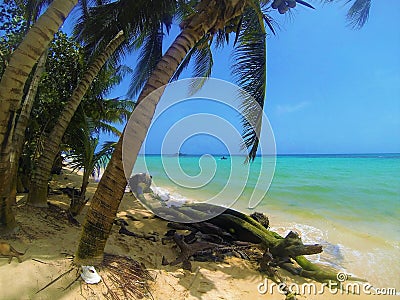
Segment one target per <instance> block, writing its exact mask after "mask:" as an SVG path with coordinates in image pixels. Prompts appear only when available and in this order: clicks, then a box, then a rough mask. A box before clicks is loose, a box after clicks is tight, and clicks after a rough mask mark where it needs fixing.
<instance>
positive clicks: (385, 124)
mask: <svg viewBox="0 0 400 300" xmlns="http://www.w3.org/2000/svg"><path fill="white" fill-rule="evenodd" d="M344 2H345V1H342V2H339V3H335V4H330V5H318V1H314V2H313V4H315V6H316V8H317V9H316V10H310V9H307V8H304V7H298V8H297V9H296V10H295V12H294V14H293V15H292V16H291V17H288V16H285V17H284V18H279V17H278V18H277V20H278V22H279V24H280V29H279V30H278V32H277V36H273V35H270V36H269V38H268V86H267V100H266V108H265V112H266V114H267V116H268V118H269V120H270V122H271V125H272V129H273V131H274V134H275V139H276V146H277V152H278V153H279V154H295V153H300V154H301V153H381V152H392V153H393V152H396V153H399V152H400V55H399V53H400V32H399V30H398V20H399V18H400V2H399V1H398V0H386V1H379V0H374V1H372V7H371V13H370V18H369V21H368V23H367V24H366V25H365V26H364V27H363V28H362V29H361V30H352V29H350V28H349V27H347V26H346V20H345V15H346V11H347V7H345V6H343V3H344ZM178 32H179V30H178V26H177V25H174V28H173V30H172V34H171V36H170V37H168V38H167V39H166V41H167V44H168V43H171V42H172V40H173V38H174V36H175V35H176V34H177V33H178ZM230 52H231V48H230V47H229V46H227V47H225V48H224V49H223V50H218V51H215V52H214V69H213V74H212V75H213V77H216V78H220V79H224V80H228V81H231V82H233V79H232V77H231V75H230V69H229V66H230V64H231V62H232V59H231V57H230ZM134 63H135V55H132V56H129V57H127V59H126V61H125V64H127V65H129V66H131V67H134ZM185 75H186V76H188V75H190V74H189V73H187V74H185ZM129 81H130V80H129V79H126V80H125V81H124V82H123V83H122V84H121V85H120V86H119V87H118V88H116V89H115V90H114V91H113V92H112V93H111V96H121V97H124V95H125V94H126V93H127V91H128V85H129ZM176 109H177V111H179V112H180V114H181V115H180V116H182V115H185V114H190V113H194V112H210V113H218V112H220V111H221V109H218V107H213V106H212V105H211V106H210V105H204V103H203V104H202V103H197V104H196V103H194V104H192V105H191V106H190V108H188V107H187V108H185V107H179V108H176ZM177 111H171V114H170V117H166V118H165V120H164V121H163V122H160V125H159V126H158V127H159V130H157V128H156V127H155V128H153V129H152V133H151V134H152V138H151V139H150V140H152V142H150V149H152V150H153V151H156V150H155V149H157V147H158V146H157V145H159V144H160V140H161V138H162V136H163V132H164V131H165V128H166V126H169V125H168V124H171V123H173V121H174V120H178V119H179V118H178V117H177V116H178V114H177ZM223 114H224V117H226V118H228V119H231V120H232V122H233V123H234V124H235V126H239V125H238V124H239V121H238V120H237V115H236V114H235V113H234V112H224V113H223ZM235 118H236V120H235ZM104 138H106V137H104ZM152 146H153V148H151V147H152ZM238 148H239V146H238ZM224 149H225V147H224V146H223V143H221V142H220V141H218V140H216V139H214V138H210V137H205V136H204V135H198V136H195V137H193V138H191V139H190V140H188V141H187V142H186V143H185V144H184V145H183V148H182V150H183V151H182V152H185V153H195V154H203V153H223V152H224V151H225V150H224Z"/></svg>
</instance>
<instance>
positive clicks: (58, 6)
mask: <svg viewBox="0 0 400 300" xmlns="http://www.w3.org/2000/svg"><path fill="white" fill-rule="evenodd" d="M77 2H78V0H54V1H53V2H52V3H51V4H50V6H49V7H48V9H47V10H46V11H45V12H44V13H43V15H41V16H40V18H39V19H38V21H37V22H36V23H35V24H34V25H33V26H32V28H31V29H30V30H29V31H28V33H27V34H26V36H25V38H24V40H23V41H22V42H21V44H20V45H19V46H18V48H17V49H16V50H15V51H14V53H13V55H12V56H11V58H10V62H9V64H8V66H7V68H6V70H5V71H4V74H3V76H2V77H1V81H0V227H4V228H10V227H12V226H15V220H14V217H11V216H9V214H10V213H11V209H8V208H7V207H8V206H9V204H7V203H6V202H7V199H8V198H9V194H10V192H11V181H12V176H11V174H10V152H11V145H12V137H13V134H14V125H15V116H16V111H17V110H18V109H19V107H20V105H21V100H22V97H23V89H24V85H25V82H26V80H27V79H28V76H29V74H30V73H31V71H32V69H33V67H34V65H35V63H36V61H37V60H38V59H39V57H40V56H41V55H42V53H43V51H44V50H45V49H46V48H47V47H48V45H49V43H50V41H51V40H52V39H53V37H54V34H55V33H56V32H57V31H58V29H59V28H60V26H61V24H62V23H63V22H64V20H65V19H66V17H67V15H68V14H69V13H70V11H71V10H72V8H73V7H74V6H75V5H76V4H77ZM13 220H14V221H13Z"/></svg>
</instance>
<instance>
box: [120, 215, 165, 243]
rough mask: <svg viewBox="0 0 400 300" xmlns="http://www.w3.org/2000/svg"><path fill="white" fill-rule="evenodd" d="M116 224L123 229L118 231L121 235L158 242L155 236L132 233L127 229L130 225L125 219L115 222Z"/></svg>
mask: <svg viewBox="0 0 400 300" xmlns="http://www.w3.org/2000/svg"><path fill="white" fill-rule="evenodd" d="M114 224H115V225H118V226H120V227H121V228H120V229H119V231H118V233H119V234H124V235H128V236H133V237H136V238H141V239H145V240H149V241H152V242H155V241H156V240H157V239H156V237H155V236H154V235H147V234H139V233H134V232H132V231H130V230H129V229H128V228H126V226H128V225H129V224H128V222H126V221H125V220H124V219H116V220H114Z"/></svg>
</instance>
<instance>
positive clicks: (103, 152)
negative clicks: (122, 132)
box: [92, 141, 117, 176]
mask: <svg viewBox="0 0 400 300" xmlns="http://www.w3.org/2000/svg"><path fill="white" fill-rule="evenodd" d="M116 144H117V143H116V142H110V141H107V142H104V143H103V146H102V148H101V149H100V151H98V152H96V153H95V155H94V157H93V161H94V166H93V170H92V176H95V175H96V173H97V175H100V170H101V169H102V168H106V166H107V164H108V162H109V161H110V159H111V155H112V154H113V152H114V149H115V145H116Z"/></svg>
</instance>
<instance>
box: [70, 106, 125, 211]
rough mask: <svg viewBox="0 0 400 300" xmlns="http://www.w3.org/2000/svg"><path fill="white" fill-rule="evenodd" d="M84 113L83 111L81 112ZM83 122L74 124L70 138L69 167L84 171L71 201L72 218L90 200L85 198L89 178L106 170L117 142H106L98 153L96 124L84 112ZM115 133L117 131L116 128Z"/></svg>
mask: <svg viewBox="0 0 400 300" xmlns="http://www.w3.org/2000/svg"><path fill="white" fill-rule="evenodd" d="M81 111H82V110H81ZM80 117H81V119H82V121H81V122H75V123H73V125H74V126H72V128H71V130H69V132H71V134H70V136H69V137H68V140H69V142H67V143H68V147H69V148H70V149H69V150H68V151H67V152H66V158H67V159H69V160H70V162H69V163H67V165H68V166H69V167H71V168H72V169H73V170H74V171H75V170H83V176H82V185H81V188H80V193H79V196H78V197H77V198H73V199H72V200H71V205H70V208H69V212H70V213H71V215H72V217H75V216H77V215H79V213H80V212H81V211H82V209H83V207H84V206H85V204H86V203H87V201H88V199H86V198H85V193H86V188H87V186H88V184H89V177H90V176H95V174H96V173H97V174H98V175H99V173H100V170H101V168H105V167H106V165H107V162H108V161H109V160H110V158H111V154H112V152H113V150H114V146H115V142H106V143H104V145H103V147H102V148H101V149H100V150H99V151H97V152H96V148H97V146H98V144H99V136H98V133H96V131H97V130H98V129H97V128H96V124H95V122H93V121H92V120H91V119H90V118H88V117H87V116H86V115H85V113H84V112H82V113H80ZM113 131H114V132H115V131H117V129H116V128H114V129H113Z"/></svg>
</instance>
